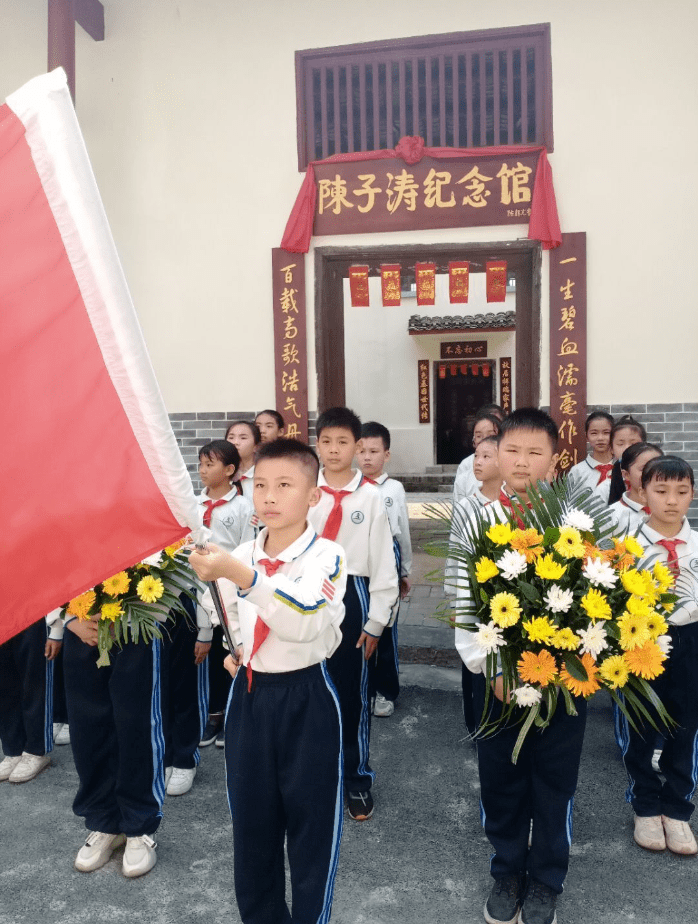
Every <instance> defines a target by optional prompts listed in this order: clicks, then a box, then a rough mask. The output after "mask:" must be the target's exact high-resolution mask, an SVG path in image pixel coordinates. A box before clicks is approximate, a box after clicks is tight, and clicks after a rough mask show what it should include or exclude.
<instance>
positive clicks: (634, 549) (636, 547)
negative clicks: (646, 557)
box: [625, 536, 644, 558]
mask: <svg viewBox="0 0 698 924" xmlns="http://www.w3.org/2000/svg"><path fill="white" fill-rule="evenodd" d="M625 548H626V549H627V550H628V552H630V554H631V555H634V556H635V557H636V558H640V556H641V555H643V554H644V549H643V548H642V546H641V545H640V543H639V542H638V541H637V539H635V538H634V537H633V536H626V537H625Z"/></svg>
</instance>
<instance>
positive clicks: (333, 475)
mask: <svg viewBox="0 0 698 924" xmlns="http://www.w3.org/2000/svg"><path fill="white" fill-rule="evenodd" d="M316 433H317V449H318V455H319V456H320V461H321V462H322V464H323V469H322V471H321V472H320V476H319V479H318V486H319V487H320V490H321V492H322V496H321V498H320V501H319V503H318V504H317V506H315V507H313V508H312V510H311V511H310V522H311V523H312V524H313V526H314V527H315V529H316V530H317V532H318V533H320V534H321V535H323V536H325V537H326V538H328V539H336V541H337V542H338V543H339V544H340V545H341V546H342V548H343V549H344V551H345V555H346V567H347V574H348V579H347V589H346V593H345V596H344V606H345V609H346V615H345V617H344V623H343V625H342V642H341V644H340V646H339V648H338V649H337V651H336V652H335V653H334V655H333V656H332V658H330V660H329V662H328V668H329V671H330V676H331V677H332V680H333V682H334V685H335V687H336V688H337V693H338V695H339V702H340V705H341V709H342V736H343V742H344V787H345V791H346V793H347V810H348V812H349V815H350V817H351V818H353V819H354V820H355V821H365V820H366V819H367V818H370V817H371V815H372V814H373V797H372V795H371V785H372V783H373V780H374V776H375V774H374V773H373V771H372V770H371V767H370V766H369V762H368V760H369V741H370V731H371V709H370V696H371V692H372V689H371V688H372V681H373V678H372V676H371V675H372V673H373V662H374V660H375V659H374V655H375V652H376V648H377V646H378V641H379V639H380V636H381V635H382V633H383V631H384V629H385V628H386V626H388V625H389V624H390V622H391V618H392V614H393V608H394V606H395V603H396V602H397V598H398V576H397V569H396V567H395V554H394V551H393V538H392V534H391V532H390V524H389V522H388V517H387V514H386V512H385V505H384V504H383V499H382V498H381V495H380V492H379V491H378V488H377V487H375V485H372V484H370V483H369V482H368V481H367V479H366V478H365V477H364V476H363V475H362V474H361V472H357V471H355V470H354V469H353V468H352V463H353V461H354V456H355V454H356V446H357V443H358V442H359V440H360V439H361V421H360V420H359V418H358V417H357V416H356V414H354V412H353V411H350V410H349V408H346V407H335V408H330V409H329V410H327V411H324V412H323V413H322V414H320V416H319V417H318V420H317V424H316Z"/></svg>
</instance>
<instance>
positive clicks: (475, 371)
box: [472, 363, 480, 375]
mask: <svg viewBox="0 0 698 924" xmlns="http://www.w3.org/2000/svg"><path fill="white" fill-rule="evenodd" d="M472 370H473V375H479V374H480V367H479V366H478V364H477V363H473V365H472Z"/></svg>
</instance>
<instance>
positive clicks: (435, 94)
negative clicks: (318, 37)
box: [296, 23, 553, 170]
mask: <svg viewBox="0 0 698 924" xmlns="http://www.w3.org/2000/svg"><path fill="white" fill-rule="evenodd" d="M296 88H297V89H296V93H297V105H298V163H299V169H301V170H303V169H305V167H306V166H307V164H308V162H309V161H310V160H319V159H321V158H324V157H329V156H330V155H332V154H339V153H346V152H352V151H372V150H377V149H385V148H392V147H394V146H395V145H396V144H397V142H398V141H399V140H400V138H402V137H403V136H404V135H421V136H422V138H424V140H425V142H426V144H427V145H430V146H432V145H433V146H444V147H462V148H478V147H482V148H485V147H492V146H494V145H499V144H545V145H546V147H547V148H548V150H549V151H550V150H552V147H553V131H552V78H551V63H550V25H549V23H543V24H541V25H533V26H520V27H516V28H510V29H493V30H488V31H486V32H453V33H449V34H446V35H427V36H422V37H421V38H410V39H395V40H393V41H386V42H371V43H368V44H360V45H342V46H338V47H336V48H316V49H309V50H307V51H297V52H296Z"/></svg>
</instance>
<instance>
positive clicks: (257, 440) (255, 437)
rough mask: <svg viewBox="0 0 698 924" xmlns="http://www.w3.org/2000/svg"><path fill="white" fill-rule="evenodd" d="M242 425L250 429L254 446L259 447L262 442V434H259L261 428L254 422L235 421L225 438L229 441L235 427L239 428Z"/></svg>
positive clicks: (226, 432)
mask: <svg viewBox="0 0 698 924" xmlns="http://www.w3.org/2000/svg"><path fill="white" fill-rule="evenodd" d="M242 424H244V426H246V427H249V428H250V432H251V433H252V439H253V440H254V444H255V446H259V444H260V443H261V442H262V434H261V433H260V432H259V427H258V426H257V424H256V423H255V422H254V421H253V420H234V421H233V422H232V423H231V425H230V426H229V427H228V429H227V430H226V431H225V438H226V439H228V435H229V434H230V431H231V430H232V429H233V427H239V426H240V425H242Z"/></svg>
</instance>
